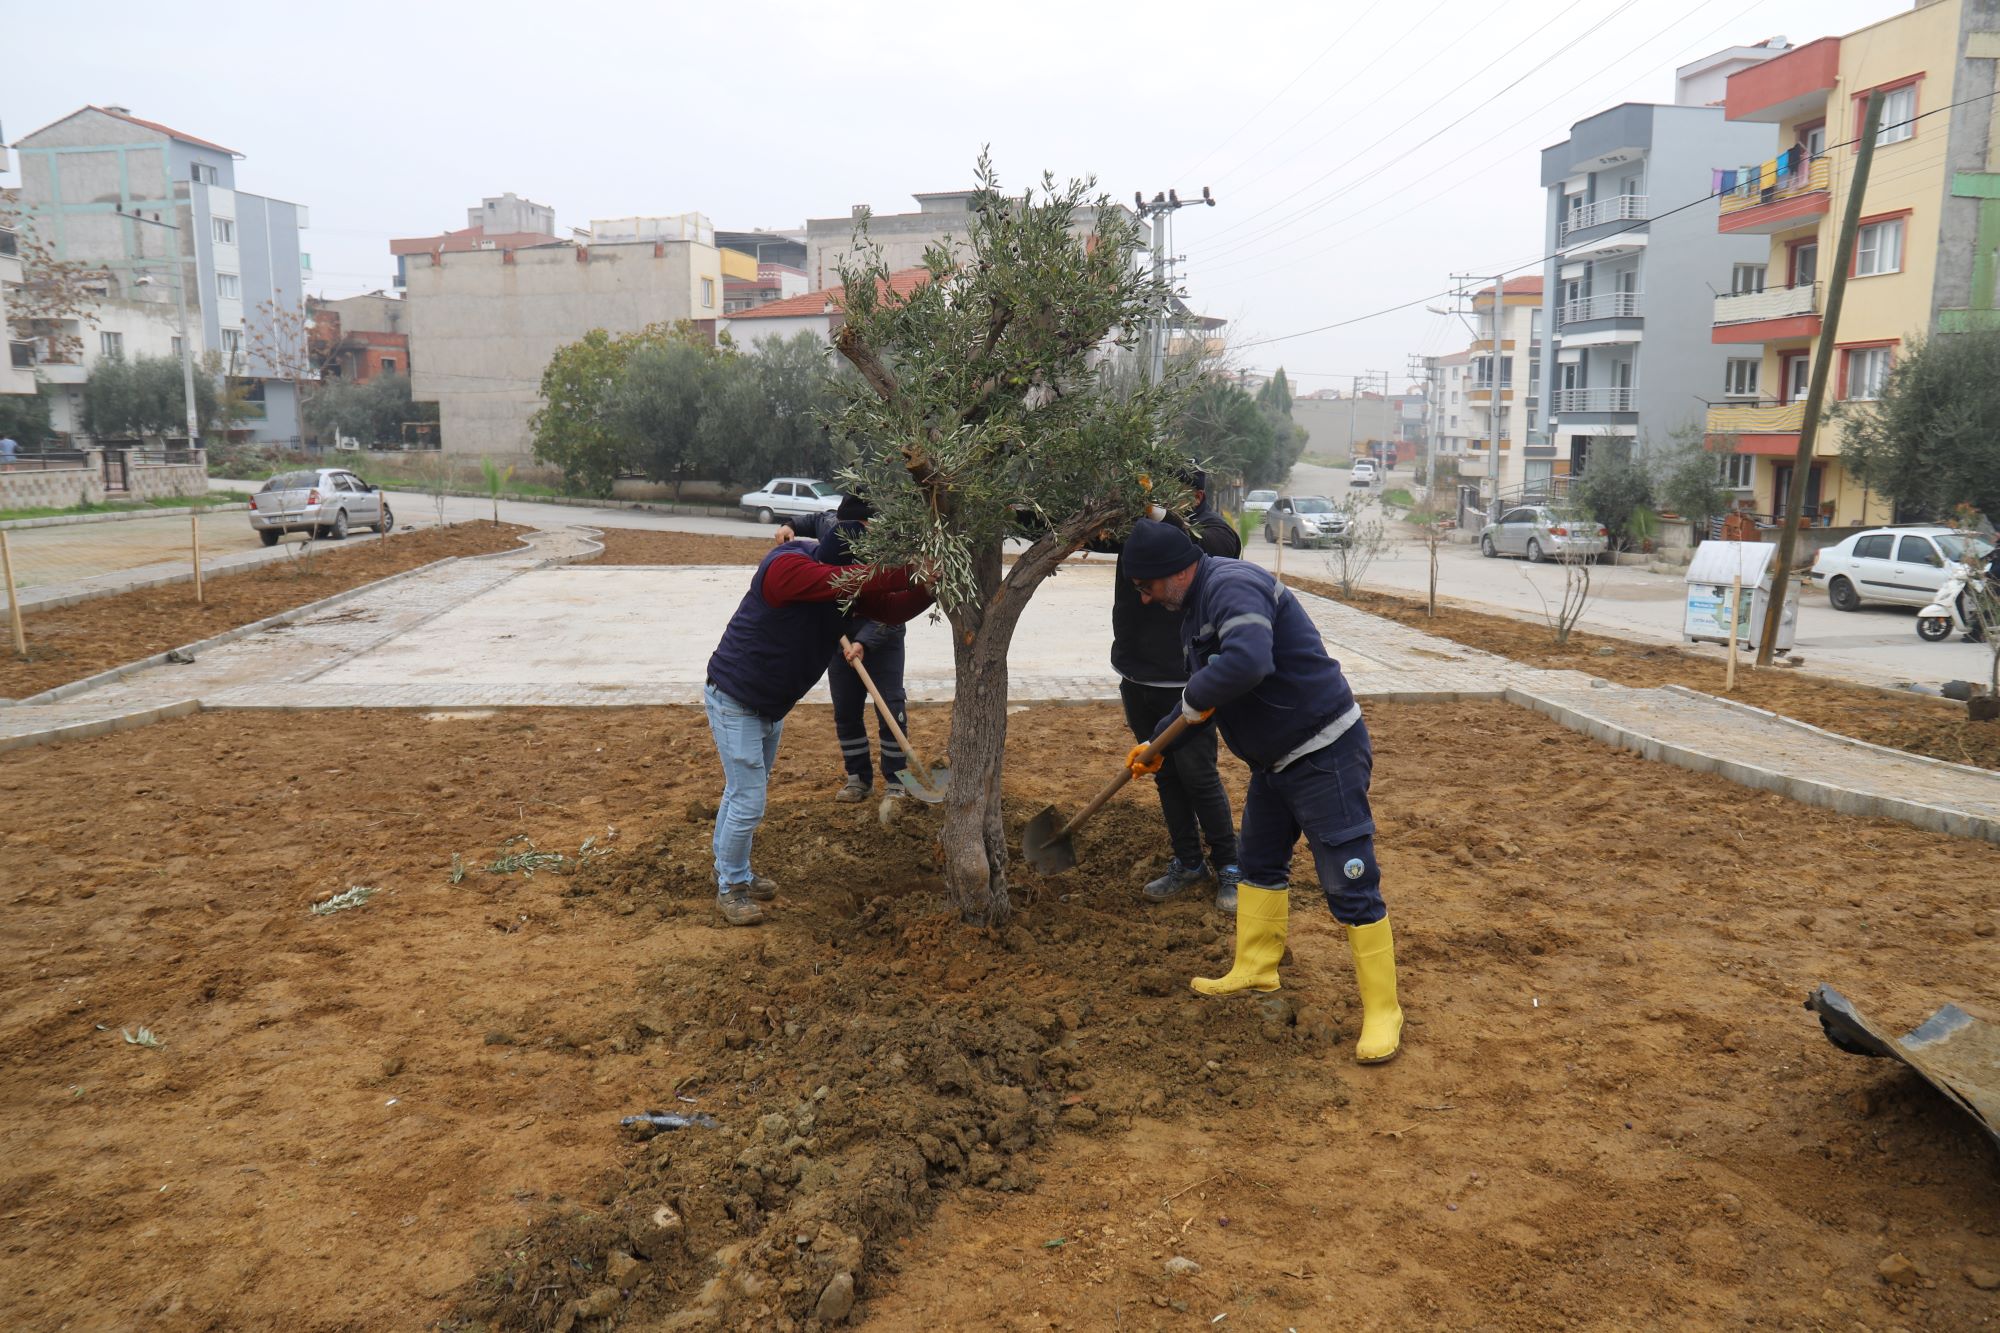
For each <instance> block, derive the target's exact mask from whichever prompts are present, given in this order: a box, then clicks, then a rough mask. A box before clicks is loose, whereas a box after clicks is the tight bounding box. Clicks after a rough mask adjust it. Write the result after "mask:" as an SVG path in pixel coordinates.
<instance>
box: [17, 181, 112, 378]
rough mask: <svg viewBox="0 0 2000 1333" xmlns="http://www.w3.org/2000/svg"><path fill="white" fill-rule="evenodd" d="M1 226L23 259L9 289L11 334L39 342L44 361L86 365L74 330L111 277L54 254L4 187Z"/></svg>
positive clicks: (93, 304) (86, 265)
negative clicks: (16, 279)
mask: <svg viewBox="0 0 2000 1333" xmlns="http://www.w3.org/2000/svg"><path fill="white" fill-rule="evenodd" d="M0 227H4V228H6V229H8V230H9V231H12V232H13V233H14V235H15V241H16V257H17V258H18V259H19V260H20V261H21V281H20V283H19V284H18V285H10V286H9V287H8V289H7V334H8V336H9V337H11V338H14V339H17V340H19V341H21V342H34V343H37V344H38V345H39V346H40V348H41V359H42V360H44V361H50V362H55V363H57V364H61V365H72V366H73V365H80V364H82V362H83V338H82V337H81V336H80V335H78V334H76V333H72V332H70V328H71V326H73V325H74V326H75V327H77V328H81V327H82V326H83V325H84V324H86V323H88V322H89V320H90V313H91V311H92V310H93V309H95V308H96V304H97V300H98V297H99V295H100V294H101V293H102V291H103V290H104V284H105V282H106V279H107V275H106V274H105V272H104V271H103V270H102V269H99V268H94V267H92V266H91V265H88V264H83V263H80V262H78V261H76V260H70V259H58V258H56V251H55V248H54V247H53V246H52V245H50V244H49V243H48V241H46V240H45V239H43V237H42V235H41V233H40V232H39V231H38V230H36V228H35V226H34V219H33V218H31V217H29V216H28V214H27V212H26V210H25V209H24V208H23V207H22V205H21V201H20V192H19V191H17V190H0Z"/></svg>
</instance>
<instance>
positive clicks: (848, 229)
mask: <svg viewBox="0 0 2000 1333" xmlns="http://www.w3.org/2000/svg"><path fill="white" fill-rule="evenodd" d="M977 194H978V191H976V190H939V191H936V192H934V193H930V194H919V195H913V196H911V197H912V198H914V199H915V200H916V201H917V211H916V212H914V213H874V212H870V211H869V210H868V208H867V206H866V205H863V204H856V205H855V206H854V207H853V208H852V209H850V210H849V211H848V216H846V217H844V218H807V219H806V255H805V269H806V283H807V290H808V291H815V292H817V291H822V290H824V289H825V288H828V287H838V286H839V285H840V266H841V264H842V263H843V262H845V261H846V259H847V257H848V255H850V254H851V253H853V251H854V240H855V228H857V227H858V226H860V225H861V216H862V214H863V213H868V240H869V242H870V243H871V244H873V245H874V246H875V247H877V248H879V249H880V250H881V251H882V257H883V259H884V260H885V261H886V262H887V264H888V266H889V271H890V272H891V273H896V272H900V271H901V270H903V269H906V268H920V267H922V265H923V262H924V251H926V250H928V249H929V248H930V247H931V246H933V245H937V244H939V243H941V242H943V241H946V240H957V241H963V240H964V239H965V237H966V232H967V229H968V227H969V226H970V225H971V218H970V214H971V212H972V201H973V199H974V198H975V197H976V196H977ZM1112 207H1114V208H1124V207H1125V206H1124V205H1123V204H1113V205H1112ZM1130 211H1131V210H1130V209H1127V210H1126V212H1127V213H1128V214H1129V213H1130ZM1096 228H1097V210H1096V209H1095V208H1094V207H1091V206H1088V205H1085V206H1083V207H1080V208H1078V209H1077V210H1076V214H1075V218H1074V221H1073V222H1072V223H1071V229H1072V230H1073V231H1074V232H1076V234H1078V235H1087V234H1088V233H1090V232H1092V231H1095V230H1096Z"/></svg>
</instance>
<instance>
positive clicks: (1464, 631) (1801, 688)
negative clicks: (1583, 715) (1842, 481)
mask: <svg viewBox="0 0 2000 1333" xmlns="http://www.w3.org/2000/svg"><path fill="white" fill-rule="evenodd" d="M1286 582H1288V583H1291V584H1293V585H1294V586H1296V587H1300V588H1304V589H1305V590H1306V591H1308V592H1316V593H1318V594H1320V595H1321V596H1322V597H1331V598H1334V599H1335V600H1337V601H1344V602H1346V603H1347V604H1348V605H1350V606H1354V607H1357V608H1359V609H1360V610H1363V611H1367V612H1369V613H1371V614H1373V615H1378V616H1383V617H1386V618H1387V619H1390V620H1394V621H1398V622H1400V623H1402V624H1405V625H1409V626H1411V627H1413V628H1416V629H1421V630H1424V631H1427V632H1428V633H1431V634H1436V635H1438V636H1439V637H1441V638H1446V639H1450V640H1452V641H1453V642H1454V643H1462V644H1464V645H1466V646H1467V647H1468V648H1479V649H1483V650H1484V651H1486V652H1489V653H1497V654H1499V655H1500V656H1502V657H1511V658H1513V659H1514V660H1515V661H1517V662H1527V663H1529V664H1531V665H1534V666H1540V667H1551V668H1554V669H1557V670H1563V669H1567V670H1570V671H1583V672H1588V673H1589V674H1590V675H1593V676H1601V677H1603V678H1604V679H1605V680H1611V681H1616V682H1618V683H1619V684H1620V685H1636V686H1640V687H1651V686H1659V685H1684V686H1686V687H1688V688H1689V689H1694V690H1701V691H1703V692H1704V693H1707V694H1715V695H1721V694H1722V693H1723V688H1722V684H1723V666H1724V664H1723V662H1722V661H1721V659H1719V658H1715V657H1704V656H1702V655H1700V654H1698V653H1689V652H1683V651H1681V650H1680V649H1678V648H1673V647H1669V646H1664V645H1661V644H1653V643H1635V642H1633V641H1632V640H1630V639H1617V638H1612V637H1610V636H1608V635H1603V634H1592V633H1588V632H1585V631H1581V630H1580V631H1578V632H1576V633H1575V634H1572V635H1571V636H1570V641H1569V642H1568V643H1567V644H1564V645H1562V646H1560V647H1558V646H1557V645H1556V644H1555V642H1554V641H1553V640H1552V638H1551V636H1550V634H1549V630H1548V628H1547V626H1545V625H1539V624H1535V623H1532V622H1530V621H1525V620H1515V619H1513V618H1512V617H1509V616H1497V615H1488V614H1486V613H1484V612H1480V611H1472V610H1468V609H1466V608H1465V607H1463V606H1459V605H1456V604H1449V603H1446V602H1444V601H1442V600H1440V601H1439V603H1438V613H1437V616H1436V618H1432V617H1430V616H1428V615H1426V614H1425V612H1424V603H1423V602H1422V600H1420V599H1416V598H1409V597H1398V596H1396V595H1395V594H1393V593H1380V592H1369V591H1365V590H1358V591H1356V592H1355V594H1354V595H1353V596H1352V597H1342V596H1341V594H1340V586H1339V585H1338V584H1335V583H1327V582H1322V581H1320V580H1316V579H1287V580H1286ZM1607 648H1608V649H1610V652H1608V653H1607V652H1605V651H1604V650H1605V649H1607ZM1743 665H1744V664H1743V663H1741V662H1739V663H1738V664H1737V666H1738V670H1737V673H1736V689H1735V690H1734V691H1733V692H1731V693H1729V694H1728V695H1727V696H1726V697H1728V698H1731V699H1734V700H1736V701H1737V702H1739V703H1746V704H1749V705H1751V706H1752V707H1755V708H1765V709H1769V710H1770V711H1771V712H1774V713H1783V714H1784V715H1785V716H1786V717H1793V718H1797V719H1798V720H1799V721H1801V722H1810V723H1811V724H1812V725H1814V726H1816V727H1824V728H1825V729H1826V730H1828V731H1833V732H1838V733H1839V734H1840V735H1843V736H1852V737H1854V738H1855V739H1856V740H1863V741H1870V742H1873V743H1874V744H1876V745H1887V746H1890V747H1892V748H1894V749H1898V750H1908V751H1910V752H1912V753H1913V754H1924V755H1930V756H1931V757H1933V758H1936V759H1947V760H1950V761H1951V762H1952V763H1955V764H1971V765H1974V766H1975V767H1979V768H2000V722H1973V721H1971V720H1969V719H1968V718H1967V717H1966V715H1965V705H1964V704H1962V703H1953V702H1951V701H1949V700H1945V699H1933V698H1929V697H1927V696H1925V695H1920V694H1910V693H1906V692H1903V691H1897V690H1882V689H1875V688H1872V687H1870V686H1867V685H1854V684H1850V683H1848V682H1846V681H1840V680H1833V679H1831V678H1829V677H1826V676H1818V675H1814V674H1812V673H1811V672H1810V671H1809V670H1805V669H1798V668H1789V667H1774V668H1770V669H1767V670H1763V671H1746V670H1743V669H1742V668H1743Z"/></svg>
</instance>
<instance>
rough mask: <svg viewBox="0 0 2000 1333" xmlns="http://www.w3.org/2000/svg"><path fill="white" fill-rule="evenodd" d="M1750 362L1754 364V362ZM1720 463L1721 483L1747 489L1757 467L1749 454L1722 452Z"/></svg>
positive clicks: (1737, 489) (1754, 459)
mask: <svg viewBox="0 0 2000 1333" xmlns="http://www.w3.org/2000/svg"><path fill="white" fill-rule="evenodd" d="M1752 364H1755V363H1754V362H1753V363H1752ZM1720 461H1721V463H1722V484H1723V485H1724V486H1727V487H1729V488H1730V489H1731V490H1735V491H1747V490H1749V489H1750V486H1751V476H1752V473H1753V472H1754V471H1755V469H1756V467H1757V460H1756V458H1755V457H1753V456H1752V455H1750V454H1724V455H1723V456H1722V458H1721V460H1720Z"/></svg>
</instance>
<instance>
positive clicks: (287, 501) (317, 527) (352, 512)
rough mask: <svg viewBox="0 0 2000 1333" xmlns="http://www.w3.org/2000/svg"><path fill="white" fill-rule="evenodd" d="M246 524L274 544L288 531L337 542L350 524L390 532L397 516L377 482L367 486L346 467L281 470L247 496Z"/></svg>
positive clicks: (266, 541)
mask: <svg viewBox="0 0 2000 1333" xmlns="http://www.w3.org/2000/svg"><path fill="white" fill-rule="evenodd" d="M250 526H251V527H252V528H253V529H255V530H256V533H257V535H258V536H259V537H262V538H263V539H264V545H266V546H276V545H277V544H278V540H279V538H281V537H283V536H284V535H285V534H286V533H288V532H303V533H307V534H309V535H310V536H314V537H331V538H333V539H334V540H335V541H339V540H341V539H342V538H344V537H345V536H347V531H348V529H349V528H361V527H366V528H373V529H375V531H377V532H379V533H382V534H383V535H384V536H386V535H388V533H389V530H390V529H391V528H394V527H395V526H396V515H395V514H394V512H392V511H391V510H390V508H389V499H388V497H387V496H385V495H383V494H382V488H381V487H379V486H370V485H369V484H368V483H367V482H365V481H363V480H361V478H359V477H357V476H355V475H354V474H353V473H352V472H349V471H348V470H347V469H346V468H340V467H322V468H308V469H306V470H305V471H302V472H280V473H279V474H278V475H277V476H275V477H273V478H271V479H270V480H269V481H267V482H265V483H264V489H262V490H260V491H258V492H257V493H256V494H255V495H253V496H251V497H250Z"/></svg>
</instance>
